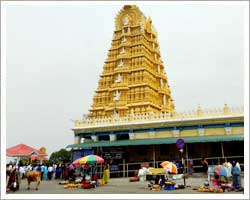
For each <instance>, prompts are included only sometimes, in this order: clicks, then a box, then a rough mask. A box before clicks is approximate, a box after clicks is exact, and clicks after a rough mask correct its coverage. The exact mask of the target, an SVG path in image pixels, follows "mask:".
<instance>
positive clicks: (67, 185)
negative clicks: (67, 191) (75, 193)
mask: <svg viewBox="0 0 250 200" xmlns="http://www.w3.org/2000/svg"><path fill="white" fill-rule="evenodd" d="M80 187H82V184H81V183H68V184H66V185H65V186H64V188H80Z"/></svg>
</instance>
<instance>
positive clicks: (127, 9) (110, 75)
mask: <svg viewBox="0 0 250 200" xmlns="http://www.w3.org/2000/svg"><path fill="white" fill-rule="evenodd" d="M114 109H115V110H116V112H117V113H118V115H119V116H121V117H123V116H127V115H130V114H131V113H134V114H146V113H160V112H165V113H170V112H173V111H174V102H173V99H172V96H171V92H170V88H169V85H168V81H167V77H166V74H165V71H164V66H163V61H162V60H161V54H160V51H159V44H158V39H157V32H156V29H155V28H154V26H153V24H152V20H151V18H146V17H145V16H144V15H143V13H142V12H141V11H140V10H139V8H138V7H137V6H134V5H125V6H124V7H123V8H122V9H121V10H120V12H119V13H118V14H117V16H116V18H115V30H114V37H113V39H112V44H111V48H110V49H109V53H108V57H107V59H106V61H105V63H104V66H103V72H102V74H101V75H100V79H99V82H98V88H97V90H96V93H95V96H94V98H93V104H92V107H91V109H90V110H89V111H90V112H89V115H88V117H89V118H102V117H111V116H112V115H113V113H114Z"/></svg>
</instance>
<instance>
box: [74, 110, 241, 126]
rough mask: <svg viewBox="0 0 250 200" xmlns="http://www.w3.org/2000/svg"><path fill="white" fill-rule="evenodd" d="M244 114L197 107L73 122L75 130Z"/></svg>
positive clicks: (237, 111)
mask: <svg viewBox="0 0 250 200" xmlns="http://www.w3.org/2000/svg"><path fill="white" fill-rule="evenodd" d="M243 114H244V108H243V107H237V108H229V107H227V106H225V107H224V108H223V109H220V108H219V109H206V110H201V108H200V107H199V108H198V110H197V111H195V110H192V111H187V112H172V113H166V112H162V113H159V114H155V113H145V114H129V115H127V116H125V117H119V116H113V117H103V118H86V119H83V120H76V121H75V127H74V128H75V129H77V128H83V127H94V126H101V125H116V124H117V125H119V124H121V125H122V124H130V123H135V122H138V123H139V122H144V123H145V122H153V121H156V122H157V121H162V120H164V121H175V120H189V119H194V120H195V119H206V118H214V117H226V116H228V117H229V116H241V115H243Z"/></svg>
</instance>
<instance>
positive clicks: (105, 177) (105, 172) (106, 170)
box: [102, 163, 110, 184]
mask: <svg viewBox="0 0 250 200" xmlns="http://www.w3.org/2000/svg"><path fill="white" fill-rule="evenodd" d="M109 176H110V172H109V164H108V163H106V164H105V166H104V169H103V177H102V179H103V183H104V184H107V183H108V182H109Z"/></svg>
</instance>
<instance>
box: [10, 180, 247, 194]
mask: <svg viewBox="0 0 250 200" xmlns="http://www.w3.org/2000/svg"><path fill="white" fill-rule="evenodd" d="M205 181H206V178H205V177H202V178H200V177H192V178H188V179H186V185H187V187H186V188H185V189H178V190H173V191H169V190H162V191H152V190H148V189H147V184H148V182H147V181H143V182H129V179H128V178H112V179H110V182H109V183H108V184H107V185H105V186H101V187H97V188H93V189H81V188H67V189H65V188H64V187H63V185H59V181H58V180H51V181H42V183H41V185H40V187H39V190H38V191H37V190H35V183H31V189H30V190H27V182H26V180H22V182H21V185H20V190H19V191H17V192H15V193H16V194H198V193H201V192H198V191H196V190H193V188H195V187H198V186H199V185H203V183H204V182H205ZM241 181H242V184H243V181H244V180H243V178H242V180H241ZM175 182H176V183H177V184H183V180H177V181H175ZM229 193H230V194H231V193H232V194H233V193H237V194H243V192H229ZM224 194H225V193H224Z"/></svg>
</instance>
